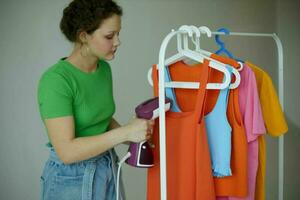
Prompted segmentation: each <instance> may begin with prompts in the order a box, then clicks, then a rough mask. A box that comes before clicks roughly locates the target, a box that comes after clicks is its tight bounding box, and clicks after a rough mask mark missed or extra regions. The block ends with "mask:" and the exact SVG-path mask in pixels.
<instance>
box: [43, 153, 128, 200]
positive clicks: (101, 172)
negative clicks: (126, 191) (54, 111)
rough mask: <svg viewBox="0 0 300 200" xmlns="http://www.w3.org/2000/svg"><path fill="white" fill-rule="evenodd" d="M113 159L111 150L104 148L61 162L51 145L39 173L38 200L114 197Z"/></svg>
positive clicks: (113, 198) (83, 199) (96, 199)
mask: <svg viewBox="0 0 300 200" xmlns="http://www.w3.org/2000/svg"><path fill="white" fill-rule="evenodd" d="M115 162H116V161H115V159H114V158H113V154H112V152H110V151H107V152H104V153H102V154H100V155H98V156H96V157H94V158H91V159H88V160H85V161H81V162H77V163H72V164H64V163H63V162H62V161H61V160H60V159H59V157H58V156H57V154H56V153H55V151H54V149H53V148H51V150H50V156H49V159H48V160H47V162H46V164H45V167H44V170H43V173H42V176H41V200H115V199H116V191H115V181H116V176H115V175H116V173H115V166H116V164H115ZM121 193H122V192H121ZM120 196H121V198H120V199H124V198H122V194H121V195H120Z"/></svg>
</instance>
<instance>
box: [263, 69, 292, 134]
mask: <svg viewBox="0 0 300 200" xmlns="http://www.w3.org/2000/svg"><path fill="white" fill-rule="evenodd" d="M260 99H261V102H262V110H263V116H264V120H265V125H266V129H267V132H268V134H270V135H272V136H281V135H283V134H284V133H286V132H287V131H288V126H287V123H286V120H285V117H284V113H283V111H282V109H281V105H280V103H279V99H278V96H277V93H276V90H275V88H274V86H273V82H272V79H271V78H270V77H269V76H268V75H267V74H266V73H265V74H264V76H263V81H262V86H261V92H260Z"/></svg>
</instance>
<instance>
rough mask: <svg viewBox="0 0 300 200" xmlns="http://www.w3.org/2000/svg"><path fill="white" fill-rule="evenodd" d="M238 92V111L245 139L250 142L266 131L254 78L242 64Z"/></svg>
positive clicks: (249, 70)
mask: <svg viewBox="0 0 300 200" xmlns="http://www.w3.org/2000/svg"><path fill="white" fill-rule="evenodd" d="M241 79H242V80H241V84H240V90H239V92H240V94H239V104H240V111H241V115H242V118H243V123H244V126H245V131H246V135H247V141H248V142H252V141H254V140H256V139H257V137H258V136H259V135H261V134H264V133H265V132H266V129H265V126H264V119H263V115H262V111H261V105H260V100H259V96H258V91H257V86H256V79H255V75H254V73H253V72H252V71H251V69H250V68H249V67H247V66H246V65H245V66H244V69H243V71H242V72H241Z"/></svg>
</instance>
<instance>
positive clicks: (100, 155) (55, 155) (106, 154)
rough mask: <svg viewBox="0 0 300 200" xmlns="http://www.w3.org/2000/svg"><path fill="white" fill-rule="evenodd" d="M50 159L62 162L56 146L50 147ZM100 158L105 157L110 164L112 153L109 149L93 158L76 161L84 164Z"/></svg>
mask: <svg viewBox="0 0 300 200" xmlns="http://www.w3.org/2000/svg"><path fill="white" fill-rule="evenodd" d="M49 159H50V160H52V161H54V162H57V163H60V164H62V163H63V161H62V160H61V159H60V158H59V157H58V155H57V153H56V152H55V150H54V148H53V147H51V148H50V155H49ZM100 159H105V160H107V161H108V162H109V163H108V164H111V157H110V154H109V151H105V152H103V153H101V154H99V155H97V156H95V157H92V158H89V159H86V160H83V161H79V162H76V164H84V163H88V162H96V161H98V160H100Z"/></svg>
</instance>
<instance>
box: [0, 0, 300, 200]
mask: <svg viewBox="0 0 300 200" xmlns="http://www.w3.org/2000/svg"><path fill="white" fill-rule="evenodd" d="M118 2H119V3H120V5H121V6H122V7H123V10H124V16H123V21H122V31H121V42H122V44H121V46H120V48H119V49H118V52H117V56H116V58H115V60H113V61H112V62H110V63H111V66H112V70H113V80H114V96H115V100H116V106H117V110H116V114H115V116H114V117H115V118H116V119H117V120H118V121H119V122H120V123H121V124H126V123H127V122H128V120H129V119H130V118H131V117H132V115H133V114H134V108H135V106H136V105H137V104H139V103H140V102H142V101H144V100H146V99H148V98H149V97H152V88H151V86H150V85H149V84H148V82H147V78H146V75H147V71H148V69H149V68H150V67H151V65H152V64H155V63H157V62H158V52H159V47H160V44H161V42H162V40H163V38H164V37H165V36H166V35H167V34H168V33H169V32H170V31H171V29H177V28H179V27H180V26H181V25H183V24H187V25H190V24H192V25H196V26H203V25H205V26H208V27H209V28H210V29H211V30H213V31H215V30H217V29H218V28H221V27H226V28H228V29H229V30H231V31H236V32H261V33H274V32H276V33H277V34H278V35H279V37H280V38H281V40H282V43H283V47H284V83H285V86H284V89H285V94H284V98H285V103H284V106H285V112H286V118H287V121H288V124H289V132H288V133H287V135H286V137H285V154H284V156H285V179H284V199H287V200H292V199H298V198H299V196H300V190H299V185H300V174H299V167H300V161H299V159H298V156H299V155H298V152H300V145H299V141H300V135H299V132H300V130H299V129H300V122H299V117H300V108H299V105H298V104H299V102H300V95H299V91H300V90H299V85H300V80H299V74H300V68H299V64H298V58H299V56H298V53H299V45H300V39H299V35H300V23H299V19H300V14H299V9H300V2H299V1H297V0H277V1H274V0H264V1H262V0H240V1H237V0H222V1H221V0H119V1H118ZM68 3H69V1H68V0H51V1H46V0H1V1H0V28H1V31H0V96H1V97H0V113H1V118H0V128H1V129H0V199H7V200H20V199H22V200H36V199H38V197H39V187H40V186H39V178H40V174H41V171H42V168H43V165H44V162H45V161H46V159H47V157H48V151H47V148H46V147H45V144H46V142H47V136H46V131H45V128H44V126H43V124H42V121H41V120H40V117H39V112H38V106H37V98H36V91H37V83H38V80H39V78H40V76H41V73H42V72H44V71H45V70H46V69H47V68H48V67H49V66H51V65H52V64H54V63H56V62H57V60H58V59H60V58H61V57H64V56H68V55H69V53H70V51H71V49H72V45H71V44H70V43H69V42H67V40H66V39H65V38H64V36H63V35H62V34H61V33H60V30H59V21H60V19H61V16H62V10H63V8H64V7H65V6H66V5H67V4H68ZM223 38H224V37H223ZM223 40H224V41H225V43H226V46H227V48H228V49H230V50H231V52H232V53H233V54H234V55H235V56H236V57H239V58H242V59H248V60H250V61H252V62H253V63H255V64H257V65H258V66H261V67H262V68H263V69H264V70H265V71H266V72H268V73H269V74H270V75H271V77H272V78H273V81H274V84H275V86H277V63H276V62H277V60H276V59H277V51H276V45H275V43H274V42H273V40H272V38H247V37H227V38H224V39H223ZM174 44H175V42H174ZM201 44H202V48H204V49H206V50H209V51H211V52H214V51H216V50H217V49H218V47H217V46H216V44H215V42H214V39H213V38H207V37H205V36H203V37H202V39H201ZM174 49H175V45H173V46H172V45H171V47H170V48H169V50H168V51H169V52H170V53H172V51H173V50H174ZM126 150H127V147H126V146H125V145H119V146H118V147H117V151H118V153H119V155H120V156H123V155H124V154H125V153H126ZM277 158H278V138H272V137H270V136H267V184H266V196H267V199H268V200H274V199H276V198H277V196H278V189H277V184H278V176H277V170H278V159H277ZM123 174H124V176H123V178H124V182H125V184H126V194H127V197H128V199H129V200H142V199H145V194H146V171H145V170H144V169H136V168H131V167H129V166H127V165H124V167H123Z"/></svg>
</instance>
